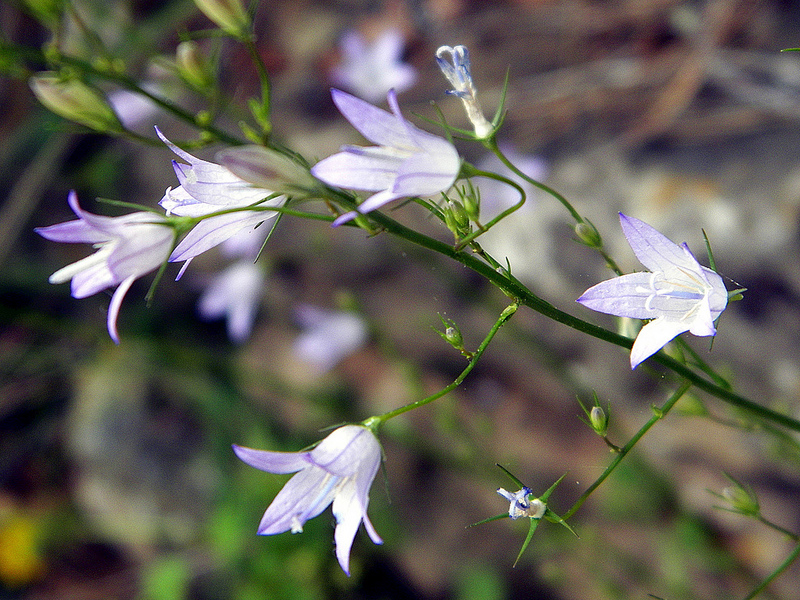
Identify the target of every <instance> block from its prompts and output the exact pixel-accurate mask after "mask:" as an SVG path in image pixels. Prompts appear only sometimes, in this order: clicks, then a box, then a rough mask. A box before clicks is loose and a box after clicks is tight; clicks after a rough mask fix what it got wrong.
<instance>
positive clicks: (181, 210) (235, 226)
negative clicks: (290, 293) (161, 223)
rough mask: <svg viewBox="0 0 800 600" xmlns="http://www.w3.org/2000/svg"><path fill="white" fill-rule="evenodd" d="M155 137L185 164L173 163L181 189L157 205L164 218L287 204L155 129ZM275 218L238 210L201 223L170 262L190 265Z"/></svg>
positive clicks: (267, 213)
mask: <svg viewBox="0 0 800 600" xmlns="http://www.w3.org/2000/svg"><path fill="white" fill-rule="evenodd" d="M156 133H158V136H159V137H160V138H161V140H162V141H163V142H164V143H165V144H166V145H167V146H169V148H170V149H171V150H172V151H173V152H174V153H175V154H177V155H178V156H179V157H180V158H182V159H183V160H184V161H186V163H188V164H185V163H181V162H177V161H173V166H174V168H175V174H176V175H177V177H178V182H179V183H180V186H179V187H177V188H175V189H172V188H169V189H167V191H166V193H165V194H164V197H163V198H162V199H161V202H159V204H160V205H161V206H162V207H163V208H164V209H165V210H166V211H167V214H174V215H177V216H181V217H202V216H205V215H210V214H212V213H215V212H218V211H222V210H230V209H237V208H247V207H249V206H253V205H260V206H272V207H277V206H281V205H282V204H283V203H284V202H285V201H286V197H285V196H275V197H272V198H270V197H271V196H273V195H274V192H272V191H271V190H266V189H263V188H259V187H256V186H254V185H252V184H250V183H248V182H247V181H245V180H243V179H241V178H239V177H237V176H236V175H234V174H233V173H232V172H231V171H229V170H228V169H226V168H225V167H223V166H221V165H218V164H215V163H212V162H208V161H205V160H202V159H199V158H197V157H195V156H192V155H191V154H189V153H188V152H185V151H183V150H181V149H180V148H179V147H178V146H176V145H175V144H173V143H172V142H170V141H169V140H168V139H167V138H166V137H164V135H163V134H162V133H161V132H160V131H159V130H158V129H156ZM267 198H269V200H267ZM275 215H277V213H276V212H274V211H257V210H256V211H246V210H241V211H234V212H229V213H225V214H221V215H217V216H213V217H209V218H207V219H203V220H202V221H200V222H199V223H198V224H197V225H195V226H194V228H192V230H191V231H190V232H189V233H188V234H187V235H186V237H184V238H183V239H182V240H181V241H180V243H179V244H178V245H177V246H176V248H175V250H174V251H173V252H172V255H171V256H170V258H169V260H170V261H171V262H180V261H190V260H191V259H192V258H194V257H195V256H197V255H198V254H202V253H203V252H205V251H207V250H210V249H211V248H213V247H214V246H217V245H218V244H220V243H222V242H223V241H225V240H226V239H228V238H230V237H231V236H233V235H235V234H236V233H238V232H239V231H242V230H243V229H245V228H254V227H256V226H257V225H258V224H259V223H263V222H264V221H266V220H269V219H272V218H274V217H275ZM187 264H188V262H187ZM184 269H185V266H184Z"/></svg>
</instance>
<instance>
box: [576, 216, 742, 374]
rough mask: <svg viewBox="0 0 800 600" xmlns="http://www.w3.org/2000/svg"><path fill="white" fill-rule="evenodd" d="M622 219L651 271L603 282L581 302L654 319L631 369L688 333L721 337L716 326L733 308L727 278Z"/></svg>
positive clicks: (636, 347) (684, 247)
mask: <svg viewBox="0 0 800 600" xmlns="http://www.w3.org/2000/svg"><path fill="white" fill-rule="evenodd" d="M619 217H620V223H621V224H622V231H623V233H624V234H625V237H626V238H627V239H628V243H629V244H630V246H631V248H632V249H633V252H634V254H636V258H638V259H639V261H640V262H641V263H642V264H643V265H644V266H645V267H647V268H648V269H650V272H649V273H648V272H643V273H631V274H629V275H622V276H621V277H615V278H614V279H609V280H608V281H603V282H601V283H598V284H597V285H595V286H593V287H591V288H589V289H588V290H586V292H584V294H583V295H582V296H581V297H580V298H578V302H580V303H581V304H583V305H584V306H586V307H588V308H591V309H592V310H596V311H599V312H604V313H608V314H611V315H616V316H618V317H631V318H634V319H652V320H651V321H650V322H649V323H647V324H646V325H645V326H644V327H642V329H641V331H640V332H639V335H638V336H637V337H636V341H635V343H634V344H633V348H632V349H631V368H636V366H637V365H638V364H639V363H641V362H642V361H643V360H645V359H647V358H648V357H649V356H651V355H653V354H655V353H656V352H658V350H659V349H660V348H661V347H663V346H664V345H665V344H666V343H667V342H669V341H670V340H672V339H673V338H674V337H675V336H677V335H679V334H681V333H683V332H684V331H689V332H690V333H693V334H694V335H699V336H708V335H715V334H716V333H717V330H716V328H715V327H714V321H715V320H716V319H717V317H719V315H720V313H722V311H723V310H725V307H726V306H727V304H728V293H727V290H726V289H725V284H724V283H723V281H722V277H720V276H719V275H718V274H717V273H715V272H714V271H712V270H711V269H708V268H706V267H704V266H702V265H701V264H700V263H698V262H697V259H695V257H694V255H693V254H692V252H691V251H690V250H689V247H688V246H687V245H686V243H685V242H684V243H683V244H681V245H680V246H678V245H677V244H675V243H673V242H671V241H670V240H668V239H667V238H666V237H664V236H663V235H662V234H660V233H659V232H658V231H656V230H655V229H653V228H652V227H650V226H649V225H648V224H646V223H643V222H642V221H639V220H638V219H634V218H633V217H628V216H625V215H623V214H622V213H620V215H619Z"/></svg>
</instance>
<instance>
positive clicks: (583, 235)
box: [575, 221, 603, 248]
mask: <svg viewBox="0 0 800 600" xmlns="http://www.w3.org/2000/svg"><path fill="white" fill-rule="evenodd" d="M575 234H576V235H577V236H578V239H579V240H580V241H581V243H583V244H586V245H587V246H589V247H590V248H601V247H602V246H603V238H601V237H600V232H599V231H597V228H596V227H595V226H594V225H593V224H592V223H591V222H590V221H581V222H580V223H578V224H577V225H575Z"/></svg>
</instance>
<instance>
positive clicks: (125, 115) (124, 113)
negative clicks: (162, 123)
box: [106, 81, 163, 129]
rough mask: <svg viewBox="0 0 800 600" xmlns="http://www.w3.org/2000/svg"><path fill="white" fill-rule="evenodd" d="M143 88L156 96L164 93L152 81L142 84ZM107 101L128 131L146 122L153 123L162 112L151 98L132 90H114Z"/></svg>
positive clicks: (107, 97)
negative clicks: (154, 118)
mask: <svg viewBox="0 0 800 600" xmlns="http://www.w3.org/2000/svg"><path fill="white" fill-rule="evenodd" d="M141 88H142V89H143V90H145V91H147V92H150V93H151V94H154V95H158V94H161V93H162V92H163V90H162V89H161V86H160V85H159V84H157V83H153V82H150V81H146V82H144V83H142V84H141ZM106 99H107V100H108V103H109V104H110V105H111V108H112V109H113V110H114V112H115V113H117V117H119V120H120V122H121V123H122V125H123V126H124V127H125V128H126V129H135V128H136V127H138V126H139V125H141V124H143V123H145V122H146V121H150V122H152V119H153V117H154V116H155V115H156V114H157V113H158V112H159V110H160V109H159V107H158V105H157V104H155V103H154V102H153V101H152V100H151V99H150V98H148V97H147V96H145V95H144V94H140V93H138V92H134V91H132V90H125V89H118V90H114V91H112V92H109V93H108V95H107V96H106Z"/></svg>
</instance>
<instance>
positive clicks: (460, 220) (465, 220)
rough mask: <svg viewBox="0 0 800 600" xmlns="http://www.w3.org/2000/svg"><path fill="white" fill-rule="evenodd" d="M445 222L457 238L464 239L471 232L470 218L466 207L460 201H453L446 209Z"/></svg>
mask: <svg viewBox="0 0 800 600" xmlns="http://www.w3.org/2000/svg"><path fill="white" fill-rule="evenodd" d="M444 221H445V224H446V225H447V228H448V229H449V230H450V231H452V232H453V234H454V235H455V236H456V238H460V237H463V236H465V235H467V234H468V233H469V231H470V226H469V217H468V216H467V212H466V211H465V210H464V205H463V204H461V202H459V201H458V200H451V201H450V205H449V206H448V207H447V208H445V209H444Z"/></svg>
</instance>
